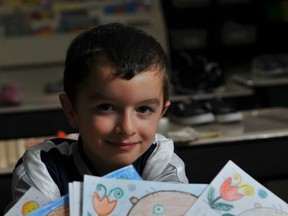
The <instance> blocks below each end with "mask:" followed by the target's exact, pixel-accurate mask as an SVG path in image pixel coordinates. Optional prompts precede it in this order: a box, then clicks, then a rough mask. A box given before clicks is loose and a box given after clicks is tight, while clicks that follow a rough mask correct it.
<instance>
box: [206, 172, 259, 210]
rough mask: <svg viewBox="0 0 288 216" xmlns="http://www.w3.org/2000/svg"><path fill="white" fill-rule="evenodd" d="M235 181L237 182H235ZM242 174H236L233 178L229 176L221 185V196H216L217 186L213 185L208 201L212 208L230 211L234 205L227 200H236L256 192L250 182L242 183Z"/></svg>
mask: <svg viewBox="0 0 288 216" xmlns="http://www.w3.org/2000/svg"><path fill="white" fill-rule="evenodd" d="M233 180H234V182H236V183H233ZM241 181H242V180H241V176H240V175H239V174H235V175H234V176H233V179H232V178H231V177H228V178H226V179H225V180H224V182H223V183H222V184H221V186H220V196H218V197H216V198H215V188H214V187H211V188H210V189H209V192H208V203H209V206H210V207H211V208H212V209H215V210H217V211H226V212H227V211H230V210H231V209H232V208H234V206H233V205H232V204H230V203H227V202H222V201H221V199H222V200H225V201H230V202H232V201H236V200H239V199H241V198H243V197H244V196H252V195H253V194H254V189H253V187H251V186H250V185H248V184H241Z"/></svg>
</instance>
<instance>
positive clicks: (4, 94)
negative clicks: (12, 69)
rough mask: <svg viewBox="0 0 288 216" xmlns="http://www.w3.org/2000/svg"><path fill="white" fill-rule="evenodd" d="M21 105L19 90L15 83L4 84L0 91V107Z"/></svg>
mask: <svg viewBox="0 0 288 216" xmlns="http://www.w3.org/2000/svg"><path fill="white" fill-rule="evenodd" d="M20 103H21V88H20V85H19V84H17V83H5V84H3V85H2V87H1V90H0V105H1V106H15V105H19V104H20Z"/></svg>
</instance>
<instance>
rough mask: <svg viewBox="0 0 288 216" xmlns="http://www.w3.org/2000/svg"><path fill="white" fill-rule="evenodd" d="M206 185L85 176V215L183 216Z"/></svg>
mask: <svg viewBox="0 0 288 216" xmlns="http://www.w3.org/2000/svg"><path fill="white" fill-rule="evenodd" d="M206 186H207V185H205V184H176V183H164V182H152V181H139V180H125V179H105V178H100V177H95V176H88V175H85V176H84V183H83V212H82V215H85V216H94V215H95V216H96V215H110V216H116V215H125V216H126V215H127V216H132V215H141V216H142V215H143V216H145V215H149V216H150V215H173V216H175V215H184V214H185V212H186V211H187V210H188V209H189V208H190V207H191V206H192V205H193V203H194V202H195V200H196V199H197V197H198V196H199V195H200V194H201V193H202V192H203V190H204V189H205V188H206Z"/></svg>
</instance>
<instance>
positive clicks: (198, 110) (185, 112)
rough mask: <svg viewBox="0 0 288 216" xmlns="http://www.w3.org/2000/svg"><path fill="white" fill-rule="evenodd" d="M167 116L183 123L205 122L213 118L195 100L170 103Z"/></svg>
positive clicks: (208, 111)
mask: <svg viewBox="0 0 288 216" xmlns="http://www.w3.org/2000/svg"><path fill="white" fill-rule="evenodd" d="M168 117H169V119H170V120H171V121H174V122H176V123H179V124H183V125H198V124H206V123H211V122H213V121H214V120H215V117H214V115H213V114H212V113H211V112H210V110H208V109H207V108H206V107H205V106H204V105H203V104H202V103H201V102H200V101H196V100H183V101H178V102H174V103H172V104H171V108H170V110H169V113H168Z"/></svg>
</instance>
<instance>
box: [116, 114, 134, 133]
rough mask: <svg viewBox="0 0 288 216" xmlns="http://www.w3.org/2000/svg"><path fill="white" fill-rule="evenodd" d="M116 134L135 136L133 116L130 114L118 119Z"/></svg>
mask: <svg viewBox="0 0 288 216" xmlns="http://www.w3.org/2000/svg"><path fill="white" fill-rule="evenodd" d="M116 132H117V133H118V134H122V135H128V136H131V135H133V134H135V122H134V120H133V116H132V115H131V114H129V113H124V114H122V115H121V117H120V118H119V119H118V123H117V126H116Z"/></svg>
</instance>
